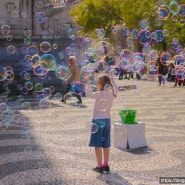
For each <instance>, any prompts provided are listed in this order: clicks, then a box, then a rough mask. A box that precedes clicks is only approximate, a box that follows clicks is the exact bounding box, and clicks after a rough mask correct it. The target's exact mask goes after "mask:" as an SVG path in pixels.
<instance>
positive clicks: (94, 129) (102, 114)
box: [85, 74, 118, 172]
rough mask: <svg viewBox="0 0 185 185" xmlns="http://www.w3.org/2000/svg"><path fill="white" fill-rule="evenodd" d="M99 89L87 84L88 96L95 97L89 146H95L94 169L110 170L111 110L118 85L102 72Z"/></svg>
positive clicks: (98, 82) (98, 84)
mask: <svg viewBox="0 0 185 185" xmlns="http://www.w3.org/2000/svg"><path fill="white" fill-rule="evenodd" d="M97 90H98V91H95V92H92V91H91V89H90V88H88V85H86V90H85V92H86V96H87V97H89V98H92V99H95V103H94V109H93V118H92V124H91V137H90V143H89V146H91V147H95V154H96V161H97V166H96V167H95V168H93V169H92V170H93V171H96V172H109V171H110V168H109V153H110V129H111V121H110V110H111V106H112V103H113V100H114V98H115V97H116V96H117V94H118V87H117V85H116V83H115V82H114V79H113V77H112V76H111V77H109V76H108V75H106V74H102V75H100V76H98V78H97Z"/></svg>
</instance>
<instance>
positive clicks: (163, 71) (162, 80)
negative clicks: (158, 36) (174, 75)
mask: <svg viewBox="0 0 185 185" xmlns="http://www.w3.org/2000/svg"><path fill="white" fill-rule="evenodd" d="M157 63H158V81H159V85H160V86H161V85H163V86H164V85H165V77H164V76H165V75H166V74H167V73H168V67H167V65H164V64H163V63H162V61H161V58H160V57H159V58H158V59H157Z"/></svg>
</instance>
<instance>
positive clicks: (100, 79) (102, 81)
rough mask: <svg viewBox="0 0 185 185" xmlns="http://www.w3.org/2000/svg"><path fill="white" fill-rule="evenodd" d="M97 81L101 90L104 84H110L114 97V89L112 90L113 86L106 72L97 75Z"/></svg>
mask: <svg viewBox="0 0 185 185" xmlns="http://www.w3.org/2000/svg"><path fill="white" fill-rule="evenodd" d="M97 82H98V83H100V84H101V89H100V90H101V91H103V90H104V87H105V86H106V85H110V86H111V89H112V91H113V95H114V96H115V97H116V95H115V94H114V90H113V87H112V84H111V80H110V77H109V76H108V75H106V74H102V75H99V76H98V77H97Z"/></svg>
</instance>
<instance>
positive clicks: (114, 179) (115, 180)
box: [97, 172, 132, 185]
mask: <svg viewBox="0 0 185 185" xmlns="http://www.w3.org/2000/svg"><path fill="white" fill-rule="evenodd" d="M97 179H99V180H101V181H103V182H105V183H106V184H109V185H113V184H114V185H123V184H124V185H132V184H130V183H129V182H128V181H127V180H125V179H123V177H121V176H120V175H119V174H118V173H114V172H110V173H108V174H101V175H99V176H98V177H97Z"/></svg>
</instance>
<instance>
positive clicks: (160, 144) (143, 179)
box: [0, 80, 185, 185]
mask: <svg viewBox="0 0 185 185" xmlns="http://www.w3.org/2000/svg"><path fill="white" fill-rule="evenodd" d="M116 82H117V83H118V86H124V85H126V86H129V85H136V87H137V88H136V89H135V88H134V89H127V90H123V91H119V95H118V97H117V98H116V99H115V101H114V105H113V107H112V111H111V116H112V131H111V134H112V138H111V140H112V141H111V142H112V147H111V157H110V168H111V172H110V173H109V174H98V173H95V172H93V171H92V170H91V168H93V167H95V165H96V162H95V155H94V150H93V148H90V147H88V142H89V135H90V124H91V112H92V108H93V100H91V99H88V98H86V97H83V105H82V106H80V107H79V106H76V105H75V104H64V103H61V102H60V101H58V100H51V103H52V107H51V108H49V109H39V108H38V107H37V106H36V105H34V102H32V104H33V107H32V109H31V110H19V111H18V112H17V113H16V114H15V115H6V116H8V118H9V119H11V120H13V121H12V122H11V124H10V125H9V127H8V128H6V129H4V130H2V129H1V130H0V185H105V184H108V185H156V184H159V177H185V173H184V171H185V170H184V166H185V149H184V148H185V111H184V109H185V88H183V87H182V88H172V86H173V83H168V84H167V85H166V87H159V86H158V83H157V82H156V81H155V82H148V81H136V80H120V81H119V80H116ZM121 109H136V110H137V118H136V119H137V121H141V122H144V123H145V128H146V133H145V135H146V140H147V147H144V148H139V149H135V150H121V149H118V148H115V147H114V146H113V140H114V135H113V133H114V132H113V131H114V126H113V124H114V123H117V122H120V117H119V114H118V112H119V110H121ZM1 119H2V116H1ZM15 120H19V122H16V121H15Z"/></svg>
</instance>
